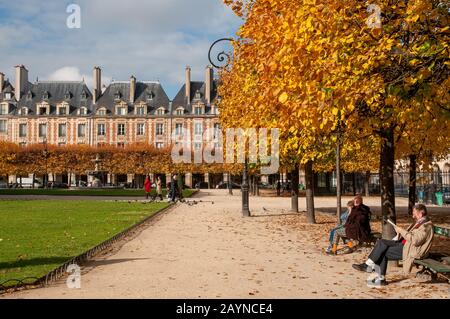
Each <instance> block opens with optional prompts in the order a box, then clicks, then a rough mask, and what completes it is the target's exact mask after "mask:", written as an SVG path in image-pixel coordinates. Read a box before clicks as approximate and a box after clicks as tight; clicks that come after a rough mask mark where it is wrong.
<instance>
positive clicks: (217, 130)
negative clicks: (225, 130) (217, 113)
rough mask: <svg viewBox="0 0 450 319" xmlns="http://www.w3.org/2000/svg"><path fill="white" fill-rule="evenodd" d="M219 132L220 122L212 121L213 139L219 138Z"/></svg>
mask: <svg viewBox="0 0 450 319" xmlns="http://www.w3.org/2000/svg"><path fill="white" fill-rule="evenodd" d="M219 134H220V124H219V123H214V139H216V138H219Z"/></svg>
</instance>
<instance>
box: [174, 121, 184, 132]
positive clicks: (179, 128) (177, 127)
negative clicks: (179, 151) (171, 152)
mask: <svg viewBox="0 0 450 319" xmlns="http://www.w3.org/2000/svg"><path fill="white" fill-rule="evenodd" d="M175 134H176V135H181V134H183V124H182V123H176V124H175Z"/></svg>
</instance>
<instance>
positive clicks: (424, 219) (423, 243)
mask: <svg viewBox="0 0 450 319" xmlns="http://www.w3.org/2000/svg"><path fill="white" fill-rule="evenodd" d="M413 218H414V220H415V222H414V223H413V224H412V225H411V226H410V227H408V229H406V230H405V229H403V228H401V227H398V226H395V227H394V228H395V231H396V232H397V236H396V238H394V239H393V240H387V239H380V240H379V241H378V242H377V244H376V245H375V248H374V249H373V250H372V252H371V253H370V255H369V259H367V261H366V262H365V263H363V264H353V268H355V269H357V270H359V271H364V272H369V273H371V272H372V271H373V270H374V268H375V266H379V267H380V273H379V274H378V276H377V277H376V278H374V279H373V280H372V284H374V285H377V286H378V285H379V286H384V285H386V284H387V282H386V279H385V278H384V276H385V275H386V270H387V263H388V260H403V271H404V272H405V274H409V273H410V272H411V269H412V266H413V263H414V259H416V258H419V259H420V258H422V257H424V256H425V255H426V254H427V253H428V251H429V250H430V247H431V242H432V241H433V234H434V233H433V224H432V223H431V221H430V219H429V218H428V216H427V208H426V207H425V205H422V204H417V205H415V206H414V208H413Z"/></svg>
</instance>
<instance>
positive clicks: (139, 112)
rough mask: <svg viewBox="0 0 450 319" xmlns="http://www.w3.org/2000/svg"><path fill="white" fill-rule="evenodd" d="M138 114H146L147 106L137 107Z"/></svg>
mask: <svg viewBox="0 0 450 319" xmlns="http://www.w3.org/2000/svg"><path fill="white" fill-rule="evenodd" d="M136 115H145V106H138V107H136Z"/></svg>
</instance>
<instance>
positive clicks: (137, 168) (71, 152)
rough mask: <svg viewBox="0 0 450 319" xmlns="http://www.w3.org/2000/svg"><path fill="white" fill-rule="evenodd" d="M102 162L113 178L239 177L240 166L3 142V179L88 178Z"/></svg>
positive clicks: (136, 150) (150, 152) (143, 148)
mask: <svg viewBox="0 0 450 319" xmlns="http://www.w3.org/2000/svg"><path fill="white" fill-rule="evenodd" d="M97 155H98V157H99V158H100V159H101V164H100V165H101V167H100V169H102V170H106V171H108V172H109V173H111V174H149V173H188V172H193V173H222V172H231V173H233V174H236V173H238V172H239V171H240V170H241V169H242V167H241V165H239V164H207V165H196V164H174V163H173V162H172V158H171V153H170V148H169V147H168V148H165V149H157V148H155V147H153V146H150V145H145V144H136V145H129V146H127V147H125V148H117V147H114V146H103V147H90V146H85V145H68V146H55V145H47V153H46V148H45V146H44V145H43V144H36V145H29V146H28V147H20V146H19V145H16V144H13V143H7V142H0V176H6V175H26V174H45V173H46V172H48V173H55V174H64V173H72V174H79V175H84V174H87V172H88V171H92V170H93V169H94V167H95V163H94V159H95V158H96V157H97Z"/></svg>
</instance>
